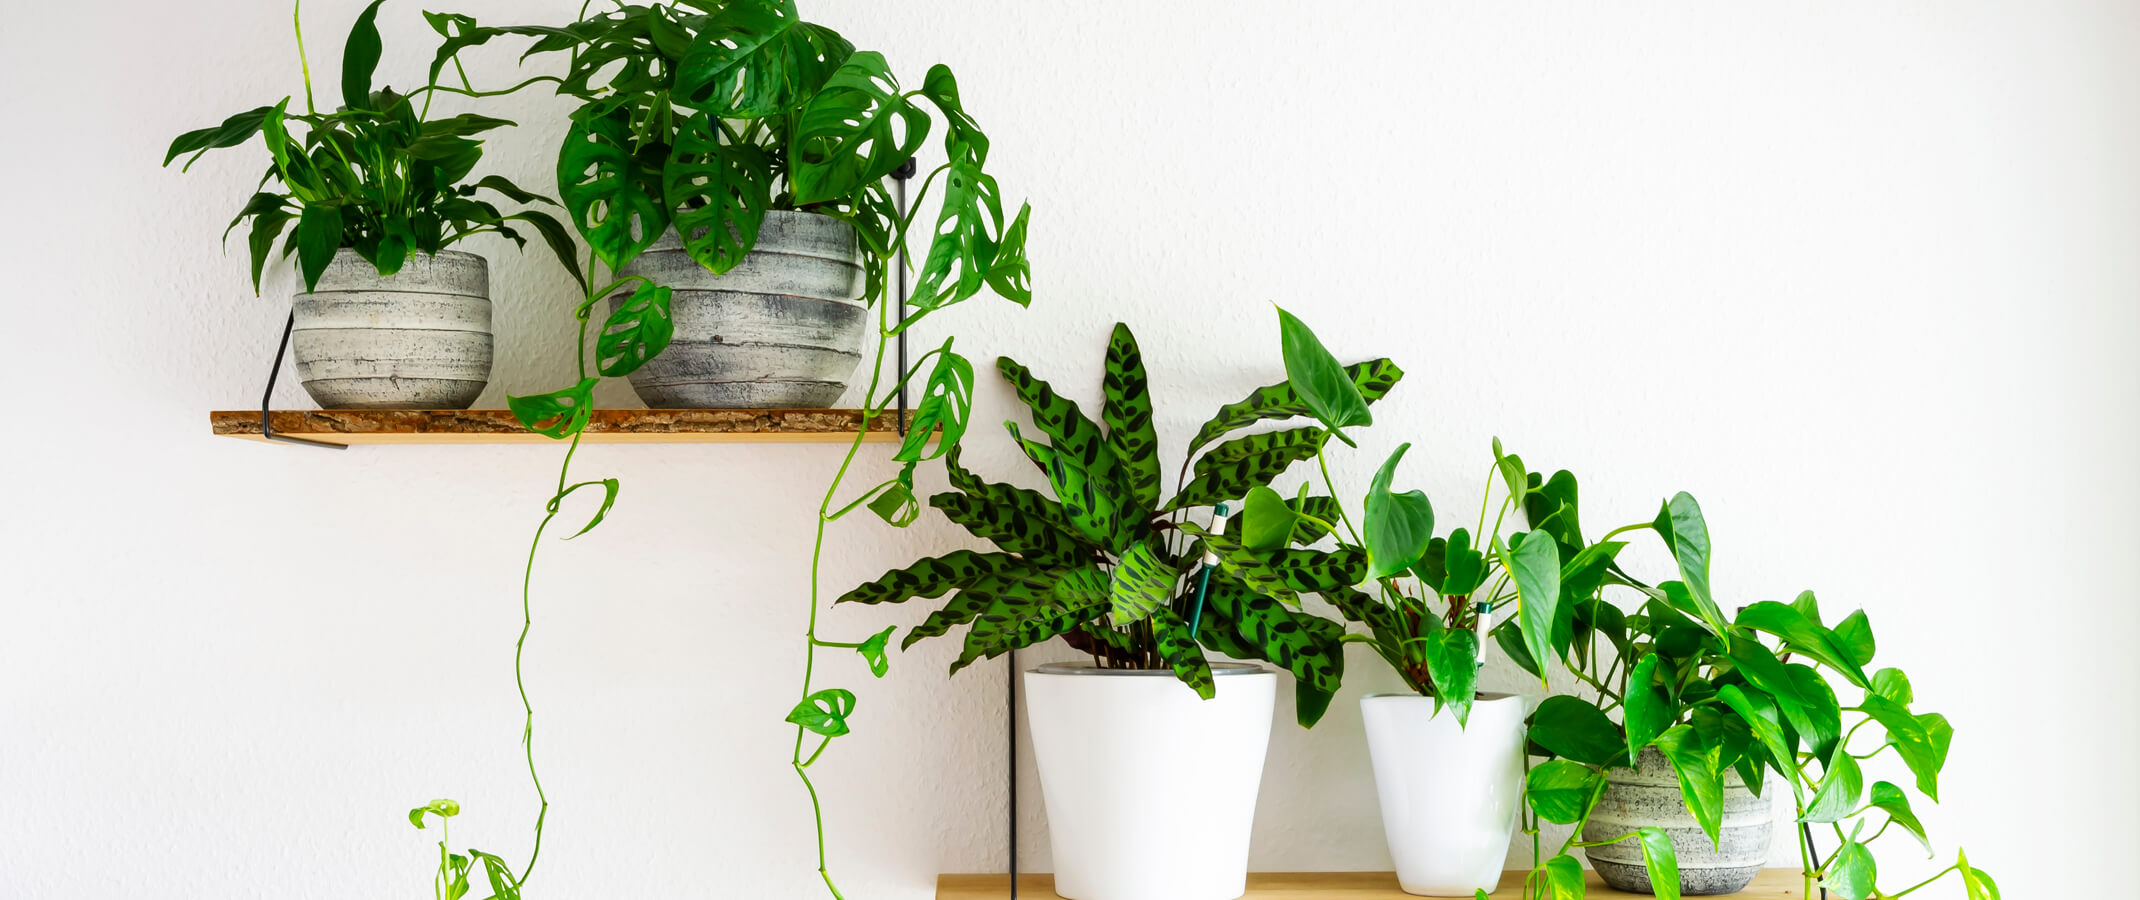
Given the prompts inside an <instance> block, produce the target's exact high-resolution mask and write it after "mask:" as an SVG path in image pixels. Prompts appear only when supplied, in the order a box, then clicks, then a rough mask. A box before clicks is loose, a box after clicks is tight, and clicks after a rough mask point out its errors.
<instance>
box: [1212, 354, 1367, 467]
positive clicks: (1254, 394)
mask: <svg viewBox="0 0 2140 900" xmlns="http://www.w3.org/2000/svg"><path fill="white" fill-rule="evenodd" d="M1345 374H1346V376H1347V377H1349V378H1351V379H1352V383H1353V386H1354V387H1355V388H1356V389H1358V390H1359V392H1360V396H1361V397H1362V398H1365V399H1366V400H1367V402H1369V403H1373V402H1374V401H1376V400H1379V399H1382V397H1383V396H1384V395H1386V394H1388V393H1389V392H1390V389H1391V388H1394V387H1396V386H1397V382H1398V381H1399V380H1400V379H1402V378H1403V377H1404V370H1403V369H1400V368H1398V367H1397V364H1396V363H1393V362H1390V361H1389V360H1387V359H1375V360H1369V361H1367V362H1363V363H1355V364H1353V365H1350V366H1346V367H1345ZM1308 414H1309V409H1308V404H1307V401H1305V400H1303V399H1301V396H1300V393H1299V392H1298V391H1296V390H1294V388H1293V383H1292V382H1290V381H1288V382H1284V383H1281V384H1273V385H1266V386H1264V387H1260V388H1257V389H1255V390H1254V391H1251V392H1249V395H1248V396H1247V397H1243V398H1241V399H1240V400H1239V401H1237V402H1234V403H1229V404H1227V405H1225V406H1222V407H1220V408H1219V411H1218V414H1217V415H1214V416H1212V417H1211V421H1209V422H1205V423H1204V425H1203V427H1202V428H1199V429H1197V432H1196V439H1195V440H1192V441H1190V442H1189V455H1191V456H1194V455H1196V451H1198V450H1200V449H1202V448H1203V447H1204V446H1205V445H1207V444H1210V443H1211V442H1212V441H1215V440H1218V439H1219V438H1220V437H1221V436H1223V435H1225V434H1226V433H1227V432H1229V431H1233V430H1235V429H1237V428H1245V427H1248V426H1250V425H1253V424H1255V423H1257V422H1260V421H1263V420H1266V419H1290V418H1293V417H1295V416H1305V415H1308Z"/></svg>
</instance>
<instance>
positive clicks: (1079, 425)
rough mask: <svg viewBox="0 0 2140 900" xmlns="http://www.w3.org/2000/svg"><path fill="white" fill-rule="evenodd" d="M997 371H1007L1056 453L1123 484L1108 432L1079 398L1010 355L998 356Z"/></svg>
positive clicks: (1006, 377) (1005, 375)
mask: <svg viewBox="0 0 2140 900" xmlns="http://www.w3.org/2000/svg"><path fill="white" fill-rule="evenodd" d="M996 371H998V372H1001V373H1002V374H1003V380H1004V381H1006V382H1008V383H1009V384H1010V386H1011V390H1012V391H1014V392H1016V393H1017V394H1018V399H1019V401H1021V402H1023V403H1024V404H1025V405H1026V408H1027V409H1028V410H1030V411H1031V412H1032V417H1033V427H1035V428H1038V429H1040V433H1042V434H1045V435H1047V436H1048V441H1049V444H1050V446H1052V447H1054V448H1055V450H1056V452H1058V453H1065V454H1068V455H1069V457H1070V460H1071V462H1072V463H1074V464H1075V465H1076V467H1077V468H1080V469H1083V470H1085V471H1087V472H1091V473H1093V474H1094V475H1095V476H1096V477H1098V478H1100V479H1101V480H1102V482H1104V483H1106V484H1110V485H1114V484H1119V483H1120V481H1121V479H1120V477H1119V475H1118V474H1117V471H1118V470H1117V467H1118V465H1119V463H1118V461H1117V460H1116V458H1115V454H1114V450H1113V449H1112V448H1111V447H1110V446H1109V441H1108V439H1107V433H1106V432H1105V431H1103V430H1101V428H1100V426H1099V425H1098V424H1097V423H1095V422H1093V421H1092V420H1091V419H1089V418H1086V417H1085V413H1084V411H1083V410H1081V409H1079V408H1078V405H1077V401H1075V400H1071V399H1069V398H1067V397H1064V396H1062V395H1060V394H1057V393H1056V392H1055V388H1054V387H1053V386H1051V385H1049V384H1048V383H1047V382H1046V381H1043V380H1041V379H1039V378H1036V377H1034V375H1033V373H1032V371H1031V370H1029V369H1027V368H1026V367H1024V366H1022V365H1019V364H1018V362H1017V361H1016V360H1014V359H1011V358H1010V357H1008V356H1004V357H998V358H997V359H996ZM1066 502H1067V501H1066Z"/></svg>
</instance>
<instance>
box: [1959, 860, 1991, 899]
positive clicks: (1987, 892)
mask: <svg viewBox="0 0 2140 900" xmlns="http://www.w3.org/2000/svg"><path fill="white" fill-rule="evenodd" d="M1956 856H1957V857H1959V859H1958V861H1957V862H1956V863H1955V867H1956V868H1957V869H1959V870H1961V873H1962V887H1964V888H1966V889H1968V891H1969V900H1999V883H1998V882H1996V881H1993V880H1991V873H1989V872H1986V871H1984V870H1983V869H1979V868H1976V867H1974V866H1971V865H1970V864H1969V854H1967V853H1957V854H1956Z"/></svg>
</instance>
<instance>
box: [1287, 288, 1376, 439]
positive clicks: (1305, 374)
mask: <svg viewBox="0 0 2140 900" xmlns="http://www.w3.org/2000/svg"><path fill="white" fill-rule="evenodd" d="M1278 336H1279V346H1280V349H1281V350H1282V351H1283V353H1284V356H1285V373H1286V378H1287V379H1288V380H1289V381H1290V382H1291V383H1292V385H1293V390H1294V391H1295V392H1297V393H1298V394H1299V396H1300V399H1301V401H1302V402H1304V403H1306V404H1307V407H1308V411H1309V412H1310V413H1311V414H1312V415H1314V416H1315V417H1316V418H1317V419H1321V420H1322V422H1323V425H1324V426H1325V427H1328V428H1329V429H1330V432H1331V433H1332V434H1335V435H1337V436H1338V440H1341V441H1344V442H1345V443H1346V444H1347V445H1348V446H1350V445H1353V443H1352V439H1351V438H1349V437H1346V436H1345V432H1344V430H1343V429H1346V428H1350V427H1352V426H1354V425H1372V424H1374V421H1375V417H1374V414H1372V413H1370V412H1368V411H1367V400H1366V398H1365V397H1362V396H1361V395H1360V389H1359V387H1358V386H1357V385H1355V384H1354V383H1353V379H1352V377H1351V376H1350V375H1348V374H1347V373H1346V371H1345V367H1344V366H1341V365H1338V361H1337V358H1336V357H1334V356H1331V355H1330V351H1329V350H1328V349H1326V348H1324V347H1323V342H1322V340H1321V339H1320V338H1317V337H1316V336H1315V332H1314V331H1312V330H1310V329H1309V328H1308V326H1307V323H1305V322H1302V321H1301V320H1300V319H1298V318H1295V317H1294V316H1293V314H1292V313H1289V312H1286V311H1285V310H1284V309H1280V310H1278Z"/></svg>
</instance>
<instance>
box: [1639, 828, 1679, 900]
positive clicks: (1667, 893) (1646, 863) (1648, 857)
mask: <svg viewBox="0 0 2140 900" xmlns="http://www.w3.org/2000/svg"><path fill="white" fill-rule="evenodd" d="M1642 865H1643V867H1644V868H1645V869H1648V870H1649V873H1650V888H1651V890H1653V891H1654V892H1655V893H1656V894H1657V898H1658V900H1679V851H1677V850H1674V849H1673V848H1672V836H1671V835H1669V834H1666V833H1665V830H1664V829H1662V828H1659V827H1657V826H1655V825H1646V826H1643V828H1642Z"/></svg>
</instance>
